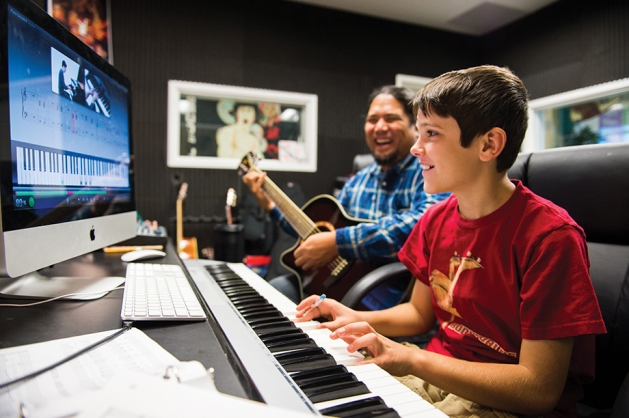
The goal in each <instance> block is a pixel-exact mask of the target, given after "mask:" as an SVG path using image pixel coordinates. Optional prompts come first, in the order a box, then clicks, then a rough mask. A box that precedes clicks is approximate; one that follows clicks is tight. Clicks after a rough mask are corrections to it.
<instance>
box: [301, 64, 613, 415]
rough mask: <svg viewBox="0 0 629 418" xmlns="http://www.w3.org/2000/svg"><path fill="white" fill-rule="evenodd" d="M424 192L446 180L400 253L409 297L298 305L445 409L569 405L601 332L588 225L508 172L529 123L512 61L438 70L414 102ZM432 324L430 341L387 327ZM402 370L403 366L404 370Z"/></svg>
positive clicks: (536, 410)
mask: <svg viewBox="0 0 629 418" xmlns="http://www.w3.org/2000/svg"><path fill="white" fill-rule="evenodd" d="M413 107H414V111H415V112H416V114H417V127H418V129H419V131H420V136H419V138H418V140H417V142H416V143H415V145H414V146H413V147H412V149H411V153H412V154H413V155H414V156H415V157H417V158H418V159H419V160H420V163H421V164H422V167H423V173H424V190H425V191H426V193H439V192H446V191H448V192H452V193H453V194H452V196H451V197H450V198H449V199H448V200H446V201H444V202H442V203H440V204H437V205H435V206H434V207H432V208H430V209H429V210H428V211H427V212H426V214H425V215H424V216H423V217H422V218H421V219H420V220H419V222H418V223H417V225H416V226H415V228H414V229H413V232H412V233H411V235H410V236H409V238H408V240H407V241H406V243H405V244H404V246H403V248H402V249H401V251H400V252H399V258H400V260H401V261H402V262H403V263H404V265H406V266H407V267H408V269H409V270H410V271H411V272H412V273H413V275H414V276H415V277H416V278H417V279H418V280H417V282H416V284H415V288H414V290H413V295H412V297H411V300H410V302H408V303H405V304H401V305H398V306H395V307H393V308H390V309H387V310H383V311H377V312H357V311H353V310H351V309H349V308H347V307H344V306H343V305H341V304H340V303H338V302H336V301H334V300H325V301H323V303H321V304H320V305H319V306H318V309H313V310H312V312H311V313H308V314H305V315H304V313H305V309H307V308H308V307H309V306H310V305H312V303H313V302H314V300H315V299H316V298H317V296H316V295H315V296H313V297H310V298H307V299H305V300H304V301H302V303H300V304H299V305H298V306H297V310H298V315H297V316H298V317H300V318H301V320H308V319H311V318H313V317H317V316H323V317H326V318H328V319H331V321H330V322H325V323H322V324H321V325H320V326H321V327H324V328H328V329H331V330H333V331H334V332H333V333H332V334H331V338H334V339H336V338H342V339H343V340H344V341H345V342H347V343H348V344H349V345H348V350H349V351H350V352H353V351H356V350H358V349H360V348H364V349H365V350H366V351H367V352H368V353H369V355H370V357H369V358H368V359H367V360H365V361H364V363H376V364H378V365H380V366H381V367H382V368H384V369H385V370H387V371H388V372H389V373H391V374H392V375H394V376H405V377H404V378H402V381H403V382H404V383H406V384H408V385H409V386H411V387H412V388H413V389H414V390H416V391H417V392H418V393H420V394H421V395H422V396H423V397H424V398H425V399H427V400H429V401H430V402H432V403H434V405H435V406H436V407H437V408H439V409H440V410H442V411H443V412H445V413H446V414H448V415H450V416H482V417H497V416H499V417H510V416H520V415H545V416H561V417H570V416H576V401H577V400H578V399H580V398H581V396H582V388H581V385H582V384H583V383H587V382H588V381H590V380H591V379H592V378H593V372H594V365H593V362H594V351H593V350H594V334H597V333H604V332H605V326H604V323H603V321H602V319H601V315H600V310H599V307H598V303H597V300H596V295H595V294H594V290H593V288H592V284H591V282H590V278H589V273H588V270H589V262H588V255H587V247H586V243H585V234H584V232H583V230H582V229H581V228H580V227H579V226H578V225H576V223H575V222H574V221H573V220H572V219H571V218H570V217H569V215H568V214H567V212H566V211H565V210H563V209H561V208H559V207H558V206H556V205H554V204H553V203H551V202H550V201H548V200H545V199H543V198H541V197H539V196H536V195H534V194H533V193H532V192H531V191H530V190H528V189H527V188H526V187H524V186H523V185H522V184H521V183H520V182H519V181H515V180H514V181H510V180H509V179H508V178H507V170H508V169H509V167H511V165H512V164H513V163H514V161H515V158H516V156H517V154H518V151H519V149H520V145H521V143H522V140H523V138H524V134H525V132H526V127H527V108H528V105H527V92H526V89H525V88H524V85H523V84H522V82H521V80H520V79H519V78H517V77H516V76H515V75H514V74H512V73H511V72H510V71H509V70H507V69H504V68H499V67H494V66H481V67H475V68H470V69H467V70H462V71H453V72H449V73H446V74H444V75H442V76H440V77H438V78H436V79H435V80H433V81H432V82H430V83H429V84H427V85H426V86H425V87H424V88H423V89H422V90H421V91H420V92H419V93H418V94H417V95H416V97H415V99H414V101H413ZM435 321H438V323H439V331H438V332H437V333H436V334H435V335H434V336H433V337H432V338H431V339H430V341H429V342H428V345H427V346H426V349H425V350H420V349H418V348H416V347H411V346H408V345H403V344H398V343H396V342H393V341H391V340H389V339H388V338H386V337H384V336H383V335H381V334H385V335H388V336H391V337H399V336H409V335H416V334H419V333H424V332H426V331H428V330H430V329H431V327H432V326H433V324H434V323H435ZM407 375H409V376H407Z"/></svg>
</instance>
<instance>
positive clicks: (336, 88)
mask: <svg viewBox="0 0 629 418" xmlns="http://www.w3.org/2000/svg"><path fill="white" fill-rule="evenodd" d="M110 1H111V11H112V16H111V25H112V36H113V56H114V61H115V62H114V63H115V65H116V67H118V69H120V70H121V71H122V72H123V73H124V74H126V75H127V76H128V77H129V78H130V79H131V81H132V86H133V100H134V104H133V123H134V126H133V133H134V140H135V167H136V179H137V201H138V209H139V211H140V213H141V215H142V216H143V217H145V218H147V219H155V220H157V221H159V222H160V223H161V224H163V225H166V226H168V227H169V229H170V233H171V234H174V229H173V225H174V224H173V223H171V220H172V219H174V215H175V201H176V196H177V186H178V184H179V183H180V182H181V181H187V182H188V183H189V194H188V198H187V199H186V200H185V202H184V213H185V215H186V216H193V217H200V216H205V217H220V216H223V214H224V202H225V196H226V192H227V189H228V188H229V187H235V188H236V189H237V190H238V191H241V192H242V187H243V186H242V185H241V182H240V179H239V178H238V175H237V174H236V167H234V170H199V169H179V168H168V167H166V128H167V126H166V112H167V108H166V107H167V104H166V102H167V83H168V80H171V79H177V80H186V81H195V82H206V83H217V84H229V85H236V86H244V87H256V88H264V89H272V90H285V91H294V92H302V93H314V94H317V95H318V98H319V109H318V113H319V118H318V132H319V137H318V159H319V163H318V171H317V172H316V173H286V172H270V173H269V174H270V176H271V178H272V179H273V180H274V181H276V182H277V183H283V182H286V181H289V180H292V181H295V182H298V183H299V184H300V185H301V186H302V189H303V190H304V193H305V195H306V197H307V198H310V197H313V196H316V195H318V194H321V193H331V192H332V189H333V187H334V179H335V178H336V176H339V175H347V174H348V172H349V171H350V170H351V164H352V158H353V156H354V155H355V154H357V153H362V152H366V151H367V148H366V146H365V144H364V138H363V128H362V127H363V117H364V112H365V110H366V98H367V95H368V94H369V93H370V91H371V90H372V89H373V88H375V87H377V86H380V85H382V84H392V83H393V82H394V80H395V74H397V73H404V74H415V75H418V76H424V77H434V76H437V75H439V74H441V73H443V72H445V71H448V70H453V69H459V68H465V67H469V66H472V65H480V64H497V65H506V66H509V67H510V68H511V69H512V70H514V71H515V72H516V73H517V74H518V75H519V76H520V77H522V79H523V80H524V82H525V84H526V86H527V88H528V89H529V93H530V95H531V98H538V97H543V96H546V95H549V94H555V93H559V92H562V91H566V90H572V89H576V88H580V87H585V86H589V85H592V84H598V83H602V82H606V81H611V80H615V79H619V78H623V77H627V76H629V57H628V53H629V52H628V51H629V45H628V43H629V36H628V35H629V34H628V33H627V32H628V31H629V2H626V1H624V0H598V1H591V0H561V1H559V2H557V3H555V4H553V5H551V6H549V7H547V8H545V9H542V10H540V11H538V12H537V13H535V14H533V15H531V16H529V17H527V18H525V19H523V20H521V21H519V22H515V23H514V24H512V25H510V26H508V27H506V28H503V29H500V30H498V31H495V32H493V33H491V34H489V35H486V36H484V37H471V36H465V35H458V34H453V33H449V32H444V31H439V30H433V29H429V28H423V27H418V26H412V25H406V24H401V23H395V22H391V21H387V20H382V19H375V18H370V17H365V16H360V15H354V14H350V13H345V12H340V11H335V10H329V9H323V8H317V7H312V6H307V5H304V4H299V3H293V2H287V1H282V0H264V1H261V0H232V1H229V2H223V1H207V0H181V1H168V2H162V1H150V0H133V1H129V0H110ZM38 3H43V0H38ZM44 7H45V5H44ZM186 228H187V230H189V231H191V234H192V232H193V231H194V234H209V235H211V228H212V225H211V224H207V225H190V226H189V227H188V226H187V227H186ZM203 241H204V242H207V239H205V238H204V239H203Z"/></svg>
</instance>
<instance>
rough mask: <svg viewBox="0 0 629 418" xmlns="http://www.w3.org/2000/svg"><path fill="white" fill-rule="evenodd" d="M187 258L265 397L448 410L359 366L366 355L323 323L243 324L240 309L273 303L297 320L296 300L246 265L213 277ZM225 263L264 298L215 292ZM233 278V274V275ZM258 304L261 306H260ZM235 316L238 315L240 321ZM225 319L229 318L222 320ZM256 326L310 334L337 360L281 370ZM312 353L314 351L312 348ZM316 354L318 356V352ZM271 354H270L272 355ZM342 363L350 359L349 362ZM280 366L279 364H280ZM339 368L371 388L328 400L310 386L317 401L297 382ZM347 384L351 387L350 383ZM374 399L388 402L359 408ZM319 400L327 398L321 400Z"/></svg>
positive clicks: (282, 401) (404, 412)
mask: <svg viewBox="0 0 629 418" xmlns="http://www.w3.org/2000/svg"><path fill="white" fill-rule="evenodd" d="M184 263H185V264H186V266H187V267H188V270H189V272H190V274H191V276H192V277H193V280H194V281H195V282H196V283H197V286H198V287H199V290H200V292H201V294H202V295H203V297H204V298H205V299H206V301H207V302H208V306H210V309H211V310H212V311H213V312H214V313H215V316H216V318H217V322H218V323H219V325H221V328H223V330H224V332H225V333H226V335H227V337H228V339H229V340H230V343H231V344H232V346H233V347H234V350H235V351H236V353H237V354H238V356H239V358H240V360H241V362H242V364H243V365H244V366H245V368H246V370H247V372H248V373H249V374H250V377H251V380H252V381H253V382H257V383H256V385H257V387H258V388H259V390H260V393H261V396H262V398H263V399H264V400H265V402H267V403H269V404H273V405H278V406H283V407H289V408H291V409H295V410H309V411H310V412H312V413H315V414H321V413H323V412H324V411H326V409H325V408H332V407H339V408H341V409H339V410H337V411H340V412H339V415H338V416H353V415H354V414H356V413H357V412H358V413H364V414H366V415H364V416H367V415H368V416H388V415H387V414H391V416H403V417H405V418H406V417H421V418H428V417H433V416H434V417H441V418H442V417H445V415H444V414H443V413H441V412H440V411H439V410H437V409H436V408H434V406H432V405H431V404H429V403H428V402H426V401H424V400H423V399H422V398H421V397H420V396H418V395H417V394H415V393H414V392H412V391H411V390H410V389H409V388H407V387H406V386H404V385H403V384H402V383H400V382H399V381H398V380H397V379H395V378H394V377H393V376H391V375H389V374H388V373H387V372H386V371H384V370H382V369H381V368H380V367H378V366H376V365H361V366H356V365H355V364H356V362H357V361H359V360H362V359H363V356H362V355H361V354H360V353H349V352H348V351H347V346H346V344H345V343H344V342H343V341H342V340H331V339H330V338H329V334H330V331H329V330H327V329H325V328H317V326H318V325H319V323H318V322H316V321H309V322H298V323H291V324H292V325H293V327H292V328H286V329H283V328H278V329H273V328H264V329H255V330H254V329H253V328H252V327H250V328H246V325H245V324H244V323H243V320H244V316H243V315H242V314H241V313H240V311H239V310H240V309H246V310H249V312H251V311H256V310H257V309H260V308H262V307H264V308H265V309H268V308H269V305H272V306H274V307H275V308H277V310H279V311H280V312H281V313H282V314H283V315H284V316H286V318H288V319H294V318H295V304H294V303H293V302H292V301H290V300H289V299H288V298H286V297H285V296H284V295H282V294H281V293H279V292H278V291H277V290H275V288H273V287H272V286H271V285H270V284H268V282H266V281H265V280H264V279H262V278H261V277H259V276H257V275H256V274H255V273H254V272H253V271H251V270H250V269H248V268H247V267H246V266H245V265H244V264H242V263H229V264H228V265H223V266H222V267H220V268H219V269H214V268H212V276H216V277H220V278H219V279H215V278H210V277H209V276H208V275H206V272H205V271H203V270H204V269H203V267H202V266H201V265H206V262H205V261H201V260H186V261H184ZM207 264H213V265H215V264H216V263H214V262H207ZM226 267H228V268H229V270H232V271H233V273H235V275H236V276H238V277H240V278H241V279H242V280H244V281H246V282H247V283H248V284H249V285H250V286H251V288H253V289H255V290H256V291H257V292H258V293H259V294H260V296H261V299H263V300H264V301H263V302H261V301H260V300H258V301H256V303H251V304H244V305H243V304H242V303H240V302H239V305H240V306H236V304H233V303H231V301H227V300H225V298H227V296H226V295H225V294H224V293H222V295H215V294H214V293H213V289H214V286H216V288H217V289H219V288H220V287H219V284H218V282H219V281H224V280H226V279H225V277H227V276H233V274H230V273H229V270H227V269H226ZM231 279H234V278H233V277H232V278H231ZM231 279H230V280H231ZM210 288H211V289H210ZM210 290H212V291H210ZM208 299H209V300H208ZM256 304H258V305H257V306H256ZM224 311H225V312H224ZM226 311H229V315H227V312H226ZM234 312H236V313H234ZM232 315H235V316H236V319H234V318H232ZM223 316H226V317H227V316H229V318H226V319H225V320H223V319H222V318H223ZM237 318H240V320H238V319H237ZM222 321H226V322H225V323H224V324H223V323H222ZM232 321H233V322H234V324H236V323H238V324H242V326H244V327H245V328H244V329H242V330H239V331H238V332H235V331H234V330H233V328H234V326H232ZM271 325H272V324H271ZM268 326H269V325H268V324H267V325H264V327H268ZM252 331H255V334H257V335H259V336H260V338H269V339H271V340H273V339H274V338H280V339H281V337H282V336H291V338H294V336H295V335H301V334H300V333H303V334H305V335H306V336H307V338H309V339H312V340H313V341H314V342H315V343H316V344H317V345H318V346H320V347H321V348H323V350H324V351H325V353H326V354H316V356H319V357H326V356H328V357H332V360H333V363H330V364H331V365H330V366H328V367H323V368H318V367H316V366H313V365H311V364H308V362H303V361H300V360H295V362H294V363H290V366H289V367H291V370H295V371H287V370H284V371H282V368H281V367H280V366H273V364H272V362H273V360H275V361H277V360H276V359H275V357H273V354H272V353H271V352H270V350H269V349H268V347H266V346H264V343H263V341H262V340H261V339H258V340H257V342H254V340H251V339H250V334H252ZM311 334H312V335H311ZM299 338H302V337H299ZM244 341H246V342H244ZM273 341H277V340H273ZM258 344H259V345H261V352H260V353H253V351H254V350H253V348H254V346H257V345H258ZM262 347H263V348H262ZM287 352H290V349H288V350H287ZM265 353H266V354H265ZM309 353H313V352H310V351H309ZM278 354H284V352H283V351H279V352H278ZM312 355H313V356H315V354H312ZM269 356H270V357H271V358H270V359H269ZM283 358H284V359H286V358H289V356H288V355H286V356H285V357H283ZM265 359H268V360H265ZM267 361H269V362H271V364H266V362H267ZM343 364H347V365H348V366H347V367H345V366H343ZM295 365H297V366H295ZM293 366H295V367H296V369H294V368H292V367H293ZM278 367H280V368H279V369H278ZM301 368H312V369H313V370H312V371H309V372H304V370H301ZM335 368H336V372H337V373H338V372H339V371H341V372H343V373H346V376H350V377H352V376H355V378H356V379H357V380H358V382H362V383H363V384H364V385H365V386H366V387H367V388H368V390H369V391H370V392H371V393H365V394H360V395H353V394H351V393H347V395H350V396H344V395H346V393H343V390H339V391H338V392H339V396H340V398H337V399H331V400H327V397H326V395H325V389H324V388H322V389H321V391H320V392H316V389H315V388H313V389H312V390H313V391H315V392H316V393H319V394H320V396H321V397H320V398H315V399H316V400H317V402H316V403H313V402H312V401H311V400H309V399H307V397H306V395H305V393H304V391H303V390H301V389H299V387H298V385H299V383H302V384H303V382H304V381H307V379H311V380H310V382H312V384H314V385H315V387H316V376H322V377H321V382H322V383H323V382H324V381H325V380H326V379H327V377H325V376H327V375H326V374H331V375H333V374H334V370H335ZM263 370H264V371H263ZM276 373H279V374H280V375H282V374H284V373H286V375H285V376H284V381H282V379H281V376H280V377H278V376H275V374H276ZM272 375H273V376H272ZM293 376H294V377H295V381H293V380H292V379H291V377H293ZM308 376H309V377H308ZM271 379H273V381H271ZM312 379H315V380H312ZM330 379H331V381H334V378H333V377H330ZM340 379H341V380H344V379H347V377H341V378H340ZM267 381H268V383H267ZM341 386H342V385H341ZM350 386H351V385H350ZM359 386H360V385H359ZM346 389H347V390H351V389H352V388H346ZM308 390H310V389H308ZM332 392H333V391H330V393H332ZM300 396H302V397H304V398H303V399H301V402H302V403H303V404H302V405H298V404H299V400H298V399H296V398H299V397H300ZM331 397H332V398H334V395H331ZM374 398H380V401H379V402H382V403H384V405H380V406H377V407H375V410H370V409H369V408H371V407H368V408H367V409H365V410H362V409H360V406H359V405H361V404H364V403H368V404H371V403H372V402H373V399H374ZM320 399H326V400H325V401H322V402H319V400H320ZM365 399H369V401H365ZM352 401H361V402H360V403H359V404H358V405H350V406H349V407H348V408H346V405H347V404H348V403H349V402H352ZM341 414H343V415H341ZM379 414H382V415H379Z"/></svg>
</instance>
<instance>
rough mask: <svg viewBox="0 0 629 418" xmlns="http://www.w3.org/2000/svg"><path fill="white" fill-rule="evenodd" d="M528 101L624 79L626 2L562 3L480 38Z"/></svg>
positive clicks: (487, 55)
mask: <svg viewBox="0 0 629 418" xmlns="http://www.w3.org/2000/svg"><path fill="white" fill-rule="evenodd" d="M482 56H483V58H484V61H485V62H488V63H491V64H497V65H508V66H509V67H510V68H511V69H513V70H514V71H515V72H516V73H517V74H518V75H519V76H520V77H521V78H522V80H523V81H524V84H525V85H526V87H527V89H528V91H529V94H530V96H531V98H532V99H537V98H540V97H545V96H549V95H551V94H556V93H561V92H565V91H569V90H574V89H578V88H582V87H587V86H591V85H594V84H599V83H604V82H606V81H613V80H618V79H621V78H625V77H628V76H629V2H627V1H625V0H602V1H591V0H570V1H568V0H561V1H559V2H557V3H555V4H552V5H550V6H549V7H546V8H545V9H542V10H540V11H539V12H538V13H535V14H534V15H531V16H529V17H527V18H524V19H522V20H521V21H519V22H515V23H514V24H511V25H510V26H508V27H506V28H503V29H500V30H498V31H495V32H494V33H491V34H489V35H487V36H485V37H484V38H483V39H482Z"/></svg>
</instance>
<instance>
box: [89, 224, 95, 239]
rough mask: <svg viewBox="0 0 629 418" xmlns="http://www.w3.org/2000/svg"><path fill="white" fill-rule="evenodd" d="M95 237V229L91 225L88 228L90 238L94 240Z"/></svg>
mask: <svg viewBox="0 0 629 418" xmlns="http://www.w3.org/2000/svg"><path fill="white" fill-rule="evenodd" d="M95 239H96V230H95V229H94V226H92V229H90V240H91V241H94V240H95Z"/></svg>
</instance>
